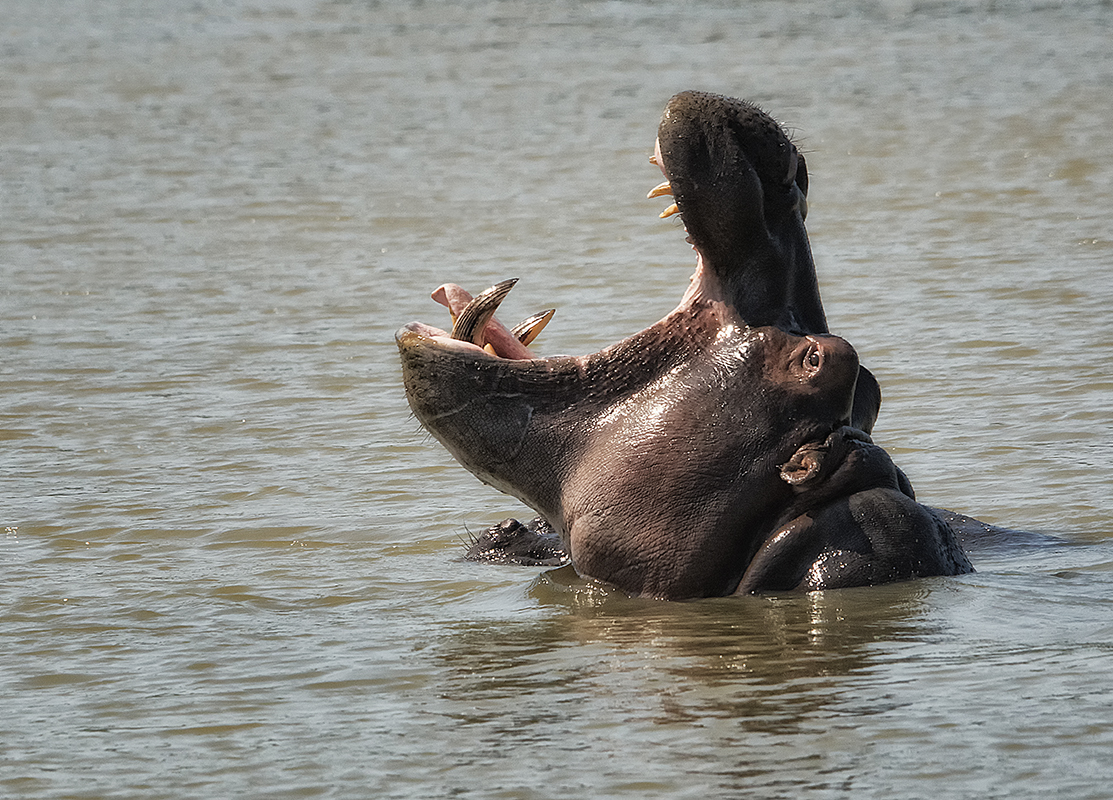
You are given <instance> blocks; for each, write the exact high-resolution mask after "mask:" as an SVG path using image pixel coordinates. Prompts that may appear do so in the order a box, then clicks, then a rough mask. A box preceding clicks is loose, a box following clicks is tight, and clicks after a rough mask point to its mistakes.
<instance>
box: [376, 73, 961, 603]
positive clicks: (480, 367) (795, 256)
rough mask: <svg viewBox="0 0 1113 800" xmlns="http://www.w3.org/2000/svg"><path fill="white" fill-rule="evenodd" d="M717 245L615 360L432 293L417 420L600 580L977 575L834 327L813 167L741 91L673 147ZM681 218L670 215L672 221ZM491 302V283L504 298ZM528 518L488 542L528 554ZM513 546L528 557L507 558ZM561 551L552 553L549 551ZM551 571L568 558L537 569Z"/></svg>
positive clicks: (688, 216) (638, 584)
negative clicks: (813, 207) (879, 420)
mask: <svg viewBox="0 0 1113 800" xmlns="http://www.w3.org/2000/svg"><path fill="white" fill-rule="evenodd" d="M655 163H657V164H658V165H659V166H660V168H661V170H662V171H663V172H664V174H665V177H666V179H667V181H666V183H664V184H662V185H661V186H659V187H658V188H657V189H655V190H654V191H653V192H651V193H650V194H651V196H657V195H663V194H672V195H673V196H674V198H675V200H676V206H675V207H674V208H670V209H669V211H667V212H666V215H667V214H668V213H670V212H676V211H678V212H679V213H680V214H681V217H682V219H683V221H684V223H685V227H686V229H687V231H688V235H689V241H690V242H691V243H692V245H693V247H694V249H695V250H696V252H697V255H698V261H697V267H696V273H695V275H694V276H693V278H692V282H691V285H690V286H689V288H688V291H687V292H686V293H685V295H684V297H683V298H682V300H681V301H680V304H679V305H678V306H677V308H676V309H675V310H674V311H673V312H672V313H670V314H669V315H668V316H666V317H665V318H664V319H662V320H661V321H659V322H658V323H656V324H655V325H652V326H651V327H649V328H647V329H646V330H644V331H642V332H640V333H637V334H635V335H633V336H631V337H630V338H628V339H625V340H623V341H621V342H618V343H617V344H615V345H612V346H610V347H608V348H606V349H604V350H602V351H600V352H598V353H594V354H592V355H588V356H583V357H570V356H561V357H555V358H549V359H542V358H536V357H534V356H533V354H532V353H531V352H530V351H529V350H527V349H526V348H525V347H524V345H522V344H521V342H520V341H519V338H521V339H523V340H528V338H529V337H530V336H532V335H533V334H532V333H531V332H530V333H525V332H519V331H518V329H516V332H517V333H518V335H517V336H515V335H511V333H510V332H508V331H506V329H505V328H503V327H502V326H501V325H500V324H499V323H498V322H497V320H494V319H493V318H492V316H491V315H492V314H493V310H494V306H496V305H497V302H498V300H499V299H501V293H503V292H504V291H505V290H508V288H509V287H508V286H507V285H500V287H501V288H499V296H497V297H496V296H494V295H493V294H491V293H490V292H488V293H484V295H481V296H480V297H479V298H476V299H475V300H472V298H471V297H470V296H469V295H468V294H467V293H466V292H464V291H463V290H462V289H460V288H459V287H456V286H452V285H449V286H445V287H442V288H441V289H440V290H438V292H437V293H434V297H435V298H437V299H438V300H440V302H442V303H443V304H445V305H447V306H448V307H449V308H450V310H451V311H452V312H453V316H454V319H455V320H456V325H455V327H454V329H453V334H452V335H449V334H447V333H445V332H443V331H440V330H438V329H436V328H432V327H429V326H426V325H422V324H420V323H411V324H410V325H407V326H405V327H404V328H403V329H401V330H400V331H399V332H398V334H397V337H396V338H397V342H398V346H399V350H400V353H401V357H402V367H403V379H404V383H405V387H406V394H407V397H408V399H409V402H410V406H411V408H412V409H413V411H414V414H415V415H416V416H417V418H418V420H420V421H421V423H422V424H423V425H424V426H425V427H426V428H427V429H428V430H429V431H430V432H431V433H432V434H433V435H434V436H435V437H436V438H437V439H438V440H439V441H440V442H441V443H442V444H444V446H445V447H446V448H448V450H449V451H450V452H451V453H452V454H453V456H455V457H456V459H457V460H458V461H460V463H461V464H463V465H464V466H465V467H467V468H468V469H469V470H471V471H472V472H473V473H475V474H476V475H477V476H478V477H479V478H480V479H481V480H483V481H484V482H486V483H489V484H491V485H492V486H495V487H496V488H499V489H501V490H502V491H505V492H507V493H509V494H512V495H514V496H515V497H518V498H519V499H521V500H522V501H523V502H524V503H526V504H527V505H529V506H530V507H531V508H533V509H535V510H536V511H537V512H538V513H539V514H540V515H541V517H542V518H543V519H544V520H546V521H547V522H548V523H549V524H550V525H551V529H552V531H553V532H554V533H555V535H556V536H559V539H560V542H561V544H562V546H563V551H564V554H566V555H567V556H568V557H570V559H571V561H572V563H573V565H574V566H575V568H576V570H577V571H578V572H579V573H580V574H581V575H584V576H585V577H591V578H595V579H598V580H601V581H604V582H607V583H609V584H612V585H614V586H616V587H618V588H620V589H622V590H624V591H626V592H628V593H631V594H634V595H642V596H650V597H660V598H668V599H681V598H693V597H705V596H716V595H727V594H731V593H735V592H761V591H779V590H792V589H823V588H834V587H838V586H853V585H863V584H874V583H883V582H887V581H893V580H902V579H907V578H912V577H917V576H927V575H951V574H959V573H962V572H967V571H970V569H971V567H970V564H969V562H968V560H967V559H966V557H965V555H964V554H963V552H962V550H961V548H960V547H959V545H958V544H957V542H956V540H955V537H954V534H953V532H952V530H951V528H950V527H949V526H948V525H947V523H946V522H944V521H943V519H942V518H941V517H940V516H939V515H938V514H936V513H935V512H934V511H933V510H931V509H928V508H926V507H924V506H922V505H920V504H918V503H917V502H916V501H915V499H914V497H913V494H912V489H911V487H910V485H909V484H908V481H907V479H906V478H905V477H904V475H903V474H902V473H901V472H900V470H899V469H897V467H895V466H894V465H893V463H892V461H891V460H890V458H889V456H888V455H887V454H886V453H885V451H884V450H882V449H881V448H879V447H877V446H876V445H874V444H873V443H872V442H871V441H870V438H869V435H868V431H869V430H870V428H871V427H872V425H873V422H874V420H875V418H876V416H877V411H878V407H879V405H880V392H879V390H878V388H877V382H876V381H875V380H874V379H873V376H872V375H871V374H870V373H869V372H868V371H866V370H865V369H863V368H860V367H859V365H858V357H857V354H856V353H855V352H854V349H853V348H852V347H851V346H850V344H848V343H847V342H846V341H844V340H843V339H840V338H838V337H835V336H831V335H830V334H828V332H827V323H826V319H825V317H824V314H823V307H822V303H821V302H820V298H819V291H818V288H817V285H816V279H815V270H814V266H813V264H812V259H811V253H810V248H809V246H808V239H807V234H806V232H805V229H804V216H805V209H806V205H805V199H804V198H805V195H806V191H807V171H806V168H805V167H804V161H803V157H802V156H800V154H799V153H798V152H797V150H796V148H795V147H794V146H793V145H792V143H791V142H790V141H789V140H788V138H787V137H786V136H785V134H784V133H783V131H782V130H781V129H780V127H779V126H777V124H776V123H775V122H773V120H772V119H770V118H769V117H768V116H767V115H765V114H764V113H762V112H761V111H759V110H757V109H756V108H754V107H753V106H751V105H749V104H746V103H744V102H742V101H739V100H733V99H729V98H724V97H720V96H718V95H709V94H704V93H697V92H686V93H683V94H680V95H677V96H676V97H674V98H673V99H672V100H670V102H669V104H668V106H667V108H666V109H665V113H664V117H663V119H662V122H661V126H660V128H659V131H658V142H657V148H656V154H655ZM663 216H664V215H663ZM492 291H493V290H492ZM545 530H547V528H541V527H538V525H537V524H534V525H533V527H532V528H531V527H528V526H521V525H519V524H518V523H516V522H514V521H513V520H509V521H506V522H504V523H500V525H498V526H495V527H494V528H492V529H489V530H488V531H487V532H486V533H485V534H484V535H483V536H481V537H480V539H479V540H478V541H477V542H476V543H475V546H474V547H473V548H472V555H473V556H474V557H489V558H491V560H519V561H527V562H528V561H530V557H529V556H528V554H527V555H526V556H525V557H522V558H520V559H515V558H510V559H506V558H502V559H500V558H498V557H497V553H498V552H503V553H506V552H512V553H513V552H515V547H517V551H527V552H528V551H529V549H530V545H531V544H532V543H535V541H536V537H537V536H538V531H542V532H544V531H545ZM508 543H509V544H510V545H512V546H511V547H510V548H509V549H507V545H508ZM544 552H545V553H548V556H547V557H554V556H553V555H552V553H551V552H549V551H548V550H546V551H544ZM534 563H559V560H557V561H544V560H537V561H535V562H534Z"/></svg>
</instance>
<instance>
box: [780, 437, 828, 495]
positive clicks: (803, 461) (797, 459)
mask: <svg viewBox="0 0 1113 800" xmlns="http://www.w3.org/2000/svg"><path fill="white" fill-rule="evenodd" d="M827 452H828V450H827V448H826V447H825V446H824V445H823V444H820V443H818V442H812V443H810V444H806V445H804V446H803V447H801V448H800V449H799V450H797V451H796V452H795V453H794V454H793V456H792V458H790V459H789V460H788V462H787V463H785V464H781V479H782V480H784V481H785V482H786V483H788V484H789V485H791V486H794V487H796V488H798V489H804V488H807V487H808V486H809V485H811V484H813V483H815V482H816V481H817V480H819V477H820V474H821V473H822V472H823V460H824V458H825V457H826V456H827Z"/></svg>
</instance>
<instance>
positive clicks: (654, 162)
mask: <svg viewBox="0 0 1113 800" xmlns="http://www.w3.org/2000/svg"><path fill="white" fill-rule="evenodd" d="M649 163H650V164H656V163H657V155H656V153H655V154H653V155H651V156H650V157H649Z"/></svg>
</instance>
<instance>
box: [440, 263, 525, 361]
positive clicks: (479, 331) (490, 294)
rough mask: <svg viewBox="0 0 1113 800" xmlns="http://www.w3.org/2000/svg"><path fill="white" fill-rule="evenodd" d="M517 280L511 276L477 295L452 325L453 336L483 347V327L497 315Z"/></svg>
mask: <svg viewBox="0 0 1113 800" xmlns="http://www.w3.org/2000/svg"><path fill="white" fill-rule="evenodd" d="M517 282H518V279H517V278H510V279H508V280H505V281H502V282H501V283H496V284H495V285H494V286H492V287H490V288H489V289H484V290H483V291H482V292H480V293H479V294H478V295H476V296H475V298H474V299H473V300H472V301H471V302H470V303H468V304H467V306H466V307H465V308H464V310H463V311H461V312H460V313H459V315H458V316H457V317H456V321H455V323H454V324H453V325H452V338H453V339H459V340H460V341H464V342H471V343H472V344H477V345H479V346H480V347H482V346H483V329H484V328H486V327H487V323H488V322H490V321H491V317H493V316H494V315H495V311H497V310H498V307H499V305H501V304H502V301H503V300H505V299H506V296H507V295H508V294H510V290H511V289H513V288H514V284H516V283H517Z"/></svg>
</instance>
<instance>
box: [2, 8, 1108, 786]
mask: <svg viewBox="0 0 1113 800" xmlns="http://www.w3.org/2000/svg"><path fill="white" fill-rule="evenodd" d="M0 10H2V11H3V12H4V13H3V19H4V26H3V29H2V36H0V65H2V66H3V69H0V91H2V93H3V96H4V97H5V98H7V100H6V103H5V111H4V113H3V114H0V142H3V144H2V145H0V161H2V162H3V169H2V170H0V207H2V213H0V216H2V218H3V220H4V225H3V226H0V276H2V277H3V280H2V281H0V385H2V386H3V393H2V395H0V397H2V400H0V453H2V459H0V527H3V529H4V532H3V538H2V539H0V560H2V563H3V567H4V579H3V583H2V586H3V588H2V589H0V597H2V598H3V600H4V606H3V607H4V614H3V618H2V620H0V638H2V648H3V652H4V654H5V656H4V658H5V661H4V667H5V668H4V670H3V672H2V677H0V699H2V701H3V707H4V708H5V710H6V711H7V714H6V715H5V718H4V721H3V722H0V739H2V740H3V742H4V752H3V756H0V794H3V795H5V796H7V795H11V796H18V797H27V798H35V797H76V796H118V797H139V796H143V797H174V798H184V797H205V798H208V797H213V796H233V795H234V796H243V797H251V796H258V797H268V798H270V797H301V796H307V797H308V796H314V797H317V796H332V797H352V796H355V797H366V796H374V797H416V796H421V797H441V796H450V795H456V794H460V793H462V792H466V791H468V790H472V791H474V792H475V793H476V794H478V795H479V796H491V797H553V796H564V795H572V794H578V795H581V796H598V797H639V798H643V797H647V796H650V797H652V796H661V797H670V798H683V797H698V798H700V799H701V800H705V798H707V797H708V796H723V797H735V796H740V795H744V796H752V797H794V798H795V797H801V796H816V797H844V796H847V795H854V796H865V797H891V796H900V797H928V796H932V797H934V796H975V795H976V796H981V797H991V798H992V797H1010V798H1013V797H1023V796H1030V797H1035V796H1044V795H1049V794H1055V795H1056V796H1070V797H1080V798H1081V797H1104V796H1105V795H1106V794H1107V788H1106V787H1107V786H1108V784H1109V780H1110V778H1111V777H1113V775H1111V774H1110V770H1109V767H1108V765H1107V764H1108V749H1109V747H1110V745H1111V744H1113V741H1111V740H1113V733H1111V726H1110V724H1109V720H1108V707H1109V703H1110V701H1111V699H1113V697H1111V695H1113V682H1111V680H1110V676H1111V675H1113V660H1111V659H1113V655H1111V652H1110V650H1111V645H1110V642H1111V641H1113V627H1111V626H1110V623H1109V622H1108V620H1109V619H1110V618H1111V615H1110V612H1111V610H1113V609H1110V607H1109V604H1110V602H1111V601H1110V598H1111V597H1113V591H1111V590H1110V589H1111V576H1113V553H1111V552H1110V544H1109V534H1110V522H1109V521H1110V519H1111V518H1113V503H1111V501H1110V499H1109V493H1108V491H1107V484H1108V480H1107V470H1106V469H1105V466H1106V464H1107V463H1108V462H1109V460H1110V453H1111V452H1113V438H1111V437H1113V425H1111V424H1110V423H1111V420H1110V411H1109V409H1110V407H1111V404H1110V390H1111V389H1113V385H1111V382H1110V378H1109V374H1108V369H1107V364H1106V360H1105V359H1104V357H1103V354H1104V353H1105V352H1107V351H1108V350H1109V348H1110V347H1111V346H1113V328H1111V324H1113V323H1111V322H1110V316H1109V314H1108V313H1107V309H1108V308H1109V307H1110V306H1111V305H1113V296H1111V293H1113V274H1111V270H1113V229H1111V223H1110V219H1109V215H1108V213H1107V209H1108V208H1109V207H1110V206H1111V205H1113V196H1111V195H1113V175H1111V170H1113V138H1111V136H1110V131H1111V130H1113V121H1111V120H1110V113H1111V112H1110V109H1113V94H1111V93H1113V88H1111V87H1113V55H1111V51H1110V48H1109V46H1108V43H1109V41H1110V34H1111V33H1113V31H1111V28H1113V15H1111V13H1110V9H1109V8H1108V5H1107V4H1105V3H1101V2H1095V3H1076V4H1072V5H1071V6H1069V7H1066V6H1064V7H1062V8H1057V7H1055V6H1054V4H1038V3H1031V4H1024V3H1021V4H1012V5H1009V6H1008V7H1002V6H1001V4H989V3H979V2H956V3H948V4H935V5H931V4H910V3H891V2H884V3H866V2H862V3H851V4H845V3H843V4H827V3H816V4H810V5H809V6H808V7H807V9H806V10H804V9H802V8H801V7H799V6H798V5H797V4H791V3H783V2H777V1H775V0H774V1H772V2H763V3H751V4H747V5H746V6H745V7H744V8H741V7H738V6H737V4H730V3H716V2H698V3H692V4H686V5H682V6H659V5H656V4H650V3H639V2H625V1H624V2H610V3H586V4H573V3H565V2H560V1H559V0H558V1H557V2H551V3H547V4H528V3H517V2H513V0H503V1H502V2H497V3H478V2H474V3H473V2H464V3H457V4H450V5H443V4H429V3H419V2H412V3H411V2H398V3H393V4H377V3H370V2H348V1H347V0H251V2H239V0H234V1H233V2H223V0H222V1H221V2H215V1H212V2H211V1H210V0H201V2H197V3H191V4H182V5H171V6H158V7H156V6H154V5H149V4H148V5H145V4H135V3H119V2H114V3H103V2H102V3H95V2H85V1H84V0H81V1H79V2H71V3H65V4H58V3H54V4H35V3H22V2H11V1H9V2H0ZM686 88H701V89H707V90H712V91H722V92H726V93H729V94H735V95H745V96H747V97H748V98H750V99H752V100H755V101H757V102H759V103H760V104H762V105H764V106H765V107H766V108H768V109H769V110H770V111H772V112H773V113H774V114H775V115H776V116H778V117H779V118H780V119H782V120H783V121H784V122H785V123H786V124H787V125H788V126H789V127H790V128H792V129H794V130H797V131H798V134H797V138H798V140H799V141H800V143H801V145H802V147H803V149H804V150H805V152H806V153H807V157H808V164H809V168H810V170H811V187H812V188H811V192H810V197H809V201H810V202H809V205H810V209H811V213H810V216H809V220H808V222H809V229H810V231H811V235H812V239H813V245H814V248H815V252H816V256H817V262H818V265H819V270H820V279H821V282H822V288H823V292H824V298H825V302H826V305H827V309H828V316H829V319H830V321H831V324H832V327H833V329H834V330H835V331H836V332H837V333H840V334H841V335H843V336H845V337H846V338H848V339H849V340H850V341H851V342H853V343H854V344H855V346H856V347H857V348H858V350H859V352H860V353H861V355H862V358H863V361H864V362H865V363H867V364H868V365H869V366H870V367H871V369H873V370H874V372H875V373H876V374H877V375H878V376H879V377H880V379H881V382H882V385H883V389H884V391H885V395H886V400H885V406H884V408H883V410H882V416H881V419H880V421H879V426H878V429H877V435H878V439H879V440H880V441H881V442H882V443H883V444H884V445H885V446H886V447H887V448H888V449H889V450H890V451H891V452H892V453H893V454H894V456H895V458H896V460H897V461H898V463H900V464H901V465H902V466H903V467H904V468H905V469H906V471H907V472H908V473H909V474H910V475H911V477H912V479H913V481H914V483H915V485H916V487H917V490H918V492H919V494H920V497H921V498H922V499H924V500H925V501H927V502H930V503H933V504H937V505H944V506H949V507H954V508H956V509H958V510H961V511H964V512H968V513H972V514H975V515H977V516H979V517H983V518H985V519H987V520H989V521H993V522H998V523H1002V524H1009V525H1014V526H1021V527H1026V528H1030V529H1034V530H1043V531H1050V532H1054V533H1058V534H1061V535H1062V536H1064V537H1065V538H1067V539H1068V540H1069V541H1070V542H1071V544H1070V545H1069V546H1062V547H1058V546H1057V547H1051V548H1027V549H1025V550H1023V551H1021V550H1012V551H1010V550H1008V549H1003V550H992V551H984V552H982V553H980V554H979V555H978V557H977V558H976V566H977V567H978V570H979V571H978V572H977V573H975V574H973V575H969V576H963V577H962V578H957V579H947V580H932V581H921V582H916V583H911V584H905V585H900V586H893V587H881V588H878V589H869V590H854V591H846V592H832V593H827V594H817V595H809V596H805V597H789V596H778V597H766V598H745V599H734V600H722V601H706V602H700V603H686V604H660V603H651V602H644V601H635V600H630V599H628V598H623V597H618V596H615V595H614V594H613V593H609V592H606V591H604V590H601V589H599V588H598V587H596V586H593V585H591V584H589V583H586V582H583V581H580V580H578V579H576V578H575V577H574V576H573V577H571V578H569V577H568V573H567V571H565V572H563V573H560V572H558V573H545V574H543V575H542V576H541V577H540V578H537V577H536V575H537V571H536V570H518V569H511V568H507V569H498V568H492V567H490V566H486V565H477V564H470V563H467V562H463V561H461V560H459V556H460V555H461V553H462V551H463V544H462V541H463V540H466V538H467V531H468V530H469V529H470V530H473V531H474V530H477V529H481V528H482V527H485V526H486V525H488V524H490V523H491V522H492V521H494V520H497V519H501V518H503V517H505V516H508V515H521V514H523V513H527V512H526V511H525V510H524V509H522V508H521V507H520V506H518V505H517V504H516V503H514V502H513V501H511V500H509V499H508V498H506V497H503V496H501V495H499V494H497V493H495V492H493V491H491V490H489V489H487V488H485V487H482V486H479V485H478V483H477V482H476V481H475V480H474V479H473V478H472V477H471V476H470V475H468V474H467V473H466V472H464V471H463V470H462V469H461V468H459V467H458V466H456V465H455V464H454V463H452V462H451V460H450V459H449V457H448V456H447V455H446V454H445V453H444V452H443V451H442V450H441V449H440V448H439V447H438V446H437V445H436V443H435V442H434V441H432V440H431V439H430V438H429V437H428V436H427V435H425V434H424V433H423V432H422V431H421V430H420V427H419V426H418V425H417V423H416V422H415V421H414V420H413V419H412V418H411V417H410V415H409V413H408V410H407V408H406V405H405V402H404V399H403V397H402V393H401V387H400V380H399V377H398V367H397V360H396V353H395V348H394V345H393V342H392V334H393V331H394V329H395V328H397V327H398V326H399V325H400V324H402V323H404V322H406V321H409V320H411V319H427V320H428V321H430V322H434V323H438V324H439V323H440V322H442V321H443V320H441V319H439V318H438V315H439V314H440V313H442V311H443V310H442V309H440V308H439V307H438V306H436V305H435V304H433V303H432V302H431V301H429V300H428V297H427V294H428V291H429V290H431V289H432V288H434V287H435V286H437V285H438V284H440V283H442V282H444V281H446V280H452V281H455V282H458V283H461V284H462V285H465V286H467V287H469V288H472V289H481V288H483V287H485V286H487V285H490V284H491V283H493V282H495V281H497V280H501V279H504V278H507V277H512V276H520V277H521V278H522V280H521V282H520V283H519V285H518V286H517V288H516V289H515V292H514V293H513V294H512V295H511V297H510V298H509V299H508V300H507V303H506V305H507V310H506V313H507V315H508V317H514V318H524V317H525V316H527V315H528V314H530V313H532V312H534V311H536V310H538V309H539V308H548V307H553V306H555V307H557V308H558V311H557V316H556V318H555V319H554V321H553V323H552V324H551V325H550V326H549V327H548V328H547V329H546V331H545V333H544V335H543V338H542V340H541V341H540V349H541V350H542V352H546V353H559V352H586V351H589V350H594V349H598V348H600V347H602V346H604V345H606V344H609V343H611V342H613V341H615V340H616V339H618V338H619V337H621V336H626V335H628V334H630V333H632V332H634V331H636V330H638V329H639V328H641V327H643V326H645V325H647V324H649V323H650V322H652V321H653V320H655V319H656V318H658V317H659V316H661V315H662V314H664V313H665V312H666V311H667V310H668V309H670V308H671V307H672V306H673V305H674V304H675V303H676V301H677V300H678V299H679V297H680V296H681V294H682V293H683V289H684V287H685V285H686V284H685V281H686V278H687V276H688V274H689V273H690V270H691V264H692V259H691V252H690V250H689V249H688V247H687V245H686V244H685V243H684V242H683V234H682V232H681V231H680V229H679V227H677V225H676V223H675V220H672V221H669V222H661V221H660V220H658V219H657V216H656V214H657V211H659V208H658V207H655V205H654V203H653V201H646V200H645V199H644V198H645V194H646V192H647V191H648V190H649V189H650V188H651V187H652V186H653V185H654V184H656V183H657V182H658V181H659V177H656V176H655V171H654V168H653V167H652V166H651V165H650V164H649V163H648V162H647V160H646V159H647V156H648V154H649V151H650V148H651V146H652V143H653V134H654V131H655V127H656V122H657V115H658V113H659V110H660V108H661V107H662V106H663V104H664V102H665V100H666V99H667V98H668V96H670V95H671V94H672V93H674V92H675V91H678V90H680V89H686Z"/></svg>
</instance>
